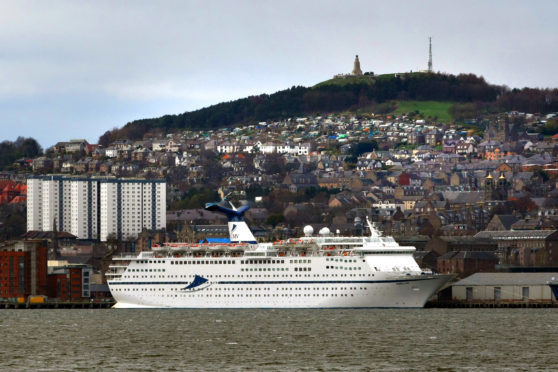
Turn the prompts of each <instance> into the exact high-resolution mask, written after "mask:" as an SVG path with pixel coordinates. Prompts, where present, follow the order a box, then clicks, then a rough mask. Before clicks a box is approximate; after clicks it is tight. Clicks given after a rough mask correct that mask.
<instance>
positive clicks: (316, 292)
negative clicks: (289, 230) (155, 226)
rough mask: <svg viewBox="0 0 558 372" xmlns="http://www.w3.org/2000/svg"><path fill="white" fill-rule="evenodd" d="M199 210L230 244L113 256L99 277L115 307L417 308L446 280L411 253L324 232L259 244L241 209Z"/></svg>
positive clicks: (374, 237)
mask: <svg viewBox="0 0 558 372" xmlns="http://www.w3.org/2000/svg"><path fill="white" fill-rule="evenodd" d="M222 202H223V201H221V202H219V203H209V204H207V205H206V209H207V210H210V211H216V212H220V213H223V214H225V215H226V216H227V218H228V228H229V236H230V243H227V244H208V243H205V244H193V243H167V244H164V245H155V246H153V247H152V251H149V252H141V253H139V254H137V255H121V256H114V257H113V264H112V265H111V266H110V268H109V270H108V271H107V273H106V274H105V275H106V277H107V284H108V286H109V288H110V291H111V294H112V296H113V297H114V299H115V300H116V304H115V306H114V307H115V308H420V307H423V306H424V304H425V303H426V302H427V301H428V299H429V298H430V297H431V296H432V295H434V294H435V293H436V292H437V291H438V290H439V289H440V288H441V287H442V286H443V285H444V284H445V283H446V282H447V281H448V280H449V279H450V278H451V276H450V275H438V274H433V273H432V272H431V271H425V270H421V268H420V267H419V266H418V264H417V262H416V261H415V259H414V258H413V252H414V251H415V248H414V247H404V246H400V245H399V244H398V243H397V242H396V241H395V240H394V239H393V238H392V237H385V236H382V235H381V233H380V232H379V231H378V230H377V229H376V228H375V227H374V226H373V225H372V224H371V223H370V221H369V220H368V219H367V224H368V227H369V230H370V235H369V236H338V234H332V233H331V232H330V230H329V229H328V228H322V229H321V230H320V231H319V232H318V233H317V234H314V229H313V228H312V226H306V227H305V228H304V236H303V237H300V238H293V239H286V240H279V241H275V242H270V243H258V242H257V240H256V239H255V237H254V235H253V234H252V232H251V231H250V228H249V227H248V225H247V223H246V222H245V220H244V213H245V212H246V211H247V210H248V208H249V207H248V206H243V207H240V208H238V209H237V208H235V207H234V206H232V204H231V206H232V208H227V207H224V206H223V205H222Z"/></svg>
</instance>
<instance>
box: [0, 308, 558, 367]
mask: <svg viewBox="0 0 558 372" xmlns="http://www.w3.org/2000/svg"><path fill="white" fill-rule="evenodd" d="M557 331H558V310H557V309H414V310H407V309H405V310H325V309H323V310H114V309H110V310H98V309H96V310H81V309H80V310H1V311H0V334H1V335H2V347H1V348H0V367H1V368H2V370H29V369H33V370H37V369H40V370H53V371H59V370H75V369H91V368H93V369H95V368H96V369H111V370H114V369H117V370H149V371H160V370H234V371H245V370H308V371H313V370H351V371H352V370H363V371H366V370H384V371H385V370H416V371H423V370H444V371H445V370H450V371H451V370H473V369H474V370H479V369H480V370H495V369H497V370H554V369H555V368H556V367H557V366H558V352H557V350H558V341H557V339H558V337H557Z"/></svg>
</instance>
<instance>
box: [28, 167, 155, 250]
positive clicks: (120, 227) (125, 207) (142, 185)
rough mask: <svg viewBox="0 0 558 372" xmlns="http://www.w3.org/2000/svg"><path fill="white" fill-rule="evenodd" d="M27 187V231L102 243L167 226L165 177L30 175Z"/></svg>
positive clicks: (132, 236)
mask: <svg viewBox="0 0 558 372" xmlns="http://www.w3.org/2000/svg"><path fill="white" fill-rule="evenodd" d="M27 188H28V191H27V193H28V199H27V231H53V230H58V231H65V232H69V233H71V234H73V235H75V236H76V237H78V239H91V240H97V239H99V240H101V241H106V240H107V239H108V238H109V237H111V238H117V239H135V238H136V237H137V236H138V235H139V233H141V231H142V229H144V228H146V229H162V228H165V227H166V182H165V181H164V180H144V179H118V178H94V177H66V176H59V175H56V176H53V175H51V176H33V177H30V178H29V179H28V180H27Z"/></svg>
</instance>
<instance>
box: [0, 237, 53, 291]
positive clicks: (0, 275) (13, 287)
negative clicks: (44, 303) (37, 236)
mask: <svg viewBox="0 0 558 372" xmlns="http://www.w3.org/2000/svg"><path fill="white" fill-rule="evenodd" d="M46 294H47V245H46V242H45V241H43V240H22V241H17V242H5V243H3V244H2V245H1V246H0V298H17V297H27V296H30V295H46Z"/></svg>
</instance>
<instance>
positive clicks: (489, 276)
mask: <svg viewBox="0 0 558 372" xmlns="http://www.w3.org/2000/svg"><path fill="white" fill-rule="evenodd" d="M557 279H558V272H550V273H476V274H473V275H471V276H469V277H467V278H465V279H463V280H460V281H459V282H457V283H455V284H453V286H452V298H453V299H454V300H459V301H479V302H486V301H495V302H529V301H536V302H551V301H556V298H555V297H554V296H553V295H552V291H551V289H550V286H549V285H548V284H549V283H550V282H553V281H556V280H557Z"/></svg>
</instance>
